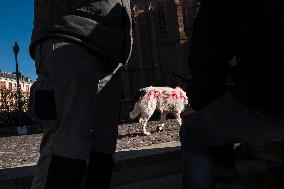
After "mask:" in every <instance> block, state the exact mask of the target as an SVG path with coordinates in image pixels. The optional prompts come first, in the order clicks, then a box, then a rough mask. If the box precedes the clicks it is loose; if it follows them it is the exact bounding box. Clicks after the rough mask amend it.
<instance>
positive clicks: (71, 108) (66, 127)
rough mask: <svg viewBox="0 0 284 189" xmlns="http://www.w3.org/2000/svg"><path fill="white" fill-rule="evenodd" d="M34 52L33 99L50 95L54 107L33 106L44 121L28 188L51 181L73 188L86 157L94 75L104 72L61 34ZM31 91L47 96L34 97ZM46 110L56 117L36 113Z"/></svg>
mask: <svg viewBox="0 0 284 189" xmlns="http://www.w3.org/2000/svg"><path fill="white" fill-rule="evenodd" d="M36 54H37V56H38V58H37V60H36V67H37V74H38V79H37V81H36V83H35V85H34V86H33V91H35V93H34V94H35V97H34V98H35V99H37V100H35V101H36V103H39V102H42V101H45V100H47V99H46V98H50V99H49V101H50V102H53V103H54V104H55V107H54V109H55V110H54V111H56V112H55V114H54V113H50V112H47V113H46V112H45V113H40V112H38V111H39V110H35V113H34V115H35V116H36V117H37V118H38V119H39V120H40V122H41V124H43V126H44V136H43V139H42V143H41V150H40V158H39V162H38V168H37V171H36V173H35V175H34V179H33V184H32V188H34V189H43V188H53V186H55V185H57V186H61V188H70V186H72V187H73V188H78V187H77V186H78V185H79V184H80V183H81V180H82V177H83V174H84V170H85V168H86V160H88V159H89V156H90V149H91V145H90V144H91V137H90V132H91V125H92V124H93V120H94V119H93V113H94V107H95V105H96V104H95V103H96V97H97V88H98V79H99V77H101V75H103V74H105V73H104V72H105V71H104V69H103V68H102V66H101V65H102V63H101V61H100V59H97V58H96V57H95V56H94V55H93V54H92V53H90V52H89V51H87V50H86V49H85V48H83V47H81V46H80V45H78V44H76V43H72V42H70V41H66V40H63V39H48V40H45V41H44V42H42V43H41V44H40V45H39V48H38V49H37V53H36ZM39 92H40V93H39ZM37 94H48V95H47V96H45V95H41V96H40V98H41V99H38V98H39V96H37ZM50 94H52V95H50ZM31 100H33V99H31ZM31 104H33V103H31ZM51 104H52V103H51ZM34 106H35V107H38V106H37V104H34ZM45 109H46V108H42V109H40V110H45ZM49 110H50V111H51V110H52V108H49ZM49 113H50V115H56V117H51V116H47V118H46V119H47V120H45V118H44V117H42V116H44V115H49ZM38 115H41V116H40V118H39V117H38ZM48 119H49V120H48Z"/></svg>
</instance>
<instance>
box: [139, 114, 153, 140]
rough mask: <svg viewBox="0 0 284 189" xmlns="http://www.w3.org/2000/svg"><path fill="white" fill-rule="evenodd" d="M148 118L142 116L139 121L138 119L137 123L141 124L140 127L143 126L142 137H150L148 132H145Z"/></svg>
mask: <svg viewBox="0 0 284 189" xmlns="http://www.w3.org/2000/svg"><path fill="white" fill-rule="evenodd" d="M150 117H151V116H150ZM150 117H149V116H146V115H143V114H142V115H141V117H140V119H139V123H140V124H142V126H143V134H144V135H151V133H150V132H147V131H146V126H147V122H148V120H149V118H150Z"/></svg>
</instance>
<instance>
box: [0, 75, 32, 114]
mask: <svg viewBox="0 0 284 189" xmlns="http://www.w3.org/2000/svg"><path fill="white" fill-rule="evenodd" d="M19 84H20V88H21V94H22V95H23V96H24V97H26V98H27V97H29V93H30V88H31V85H32V81H31V80H30V79H29V77H25V76H23V75H21V74H20V76H19ZM16 91H17V79H16V74H15V73H9V72H0V111H5V110H7V109H9V110H10V111H13V110H14V109H15V108H16V104H17V102H16V101H17V97H16V96H15V94H17V92H16ZM25 109H26V107H25Z"/></svg>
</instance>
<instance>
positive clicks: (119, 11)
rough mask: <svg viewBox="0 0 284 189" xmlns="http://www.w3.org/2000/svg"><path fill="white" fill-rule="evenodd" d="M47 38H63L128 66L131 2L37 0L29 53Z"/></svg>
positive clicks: (130, 42) (123, 0)
mask: <svg viewBox="0 0 284 189" xmlns="http://www.w3.org/2000/svg"><path fill="white" fill-rule="evenodd" d="M48 37H63V38H67V39H71V40H75V41H78V42H79V43H81V44H83V45H85V46H86V47H88V48H90V49H91V50H94V51H96V52H99V53H101V54H103V55H106V56H107V57H109V58H111V59H112V60H113V61H115V62H117V63H118V62H121V63H124V64H126V62H127V61H128V59H129V56H130V52H131V44H132V36H131V12H130V3H129V0H35V3H34V28H33V32H32V38H31V44H30V54H31V57H32V58H34V56H35V45H36V44H37V43H38V42H39V41H41V40H43V39H45V38H48Z"/></svg>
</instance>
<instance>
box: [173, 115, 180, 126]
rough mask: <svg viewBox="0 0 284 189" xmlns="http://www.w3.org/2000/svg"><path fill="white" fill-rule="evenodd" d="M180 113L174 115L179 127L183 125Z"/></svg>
mask: <svg viewBox="0 0 284 189" xmlns="http://www.w3.org/2000/svg"><path fill="white" fill-rule="evenodd" d="M180 113H181V112H180V111H177V112H175V113H174V116H175V118H176V120H177V122H178V125H179V126H181V124H182V120H181V118H180Z"/></svg>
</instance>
